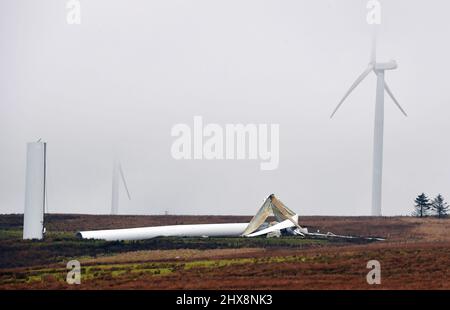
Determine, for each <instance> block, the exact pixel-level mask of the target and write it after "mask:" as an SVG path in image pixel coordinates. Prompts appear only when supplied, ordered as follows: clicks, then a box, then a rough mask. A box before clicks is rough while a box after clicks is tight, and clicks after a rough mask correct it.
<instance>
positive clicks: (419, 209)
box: [413, 193, 430, 217]
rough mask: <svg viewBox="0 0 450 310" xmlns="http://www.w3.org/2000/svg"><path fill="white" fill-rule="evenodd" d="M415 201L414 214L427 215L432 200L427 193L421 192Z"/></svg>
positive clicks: (418, 215)
mask: <svg viewBox="0 0 450 310" xmlns="http://www.w3.org/2000/svg"><path fill="white" fill-rule="evenodd" d="M414 202H415V206H414V208H415V210H414V212H413V215H414V216H417V217H424V216H427V215H428V210H429V209H430V200H429V199H428V197H427V195H425V193H422V194H420V195H419V196H417V198H416V199H415V200H414Z"/></svg>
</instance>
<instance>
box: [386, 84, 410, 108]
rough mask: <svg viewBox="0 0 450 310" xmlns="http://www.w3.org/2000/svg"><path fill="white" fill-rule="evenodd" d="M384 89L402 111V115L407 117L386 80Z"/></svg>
mask: <svg viewBox="0 0 450 310" xmlns="http://www.w3.org/2000/svg"><path fill="white" fill-rule="evenodd" d="M384 89H385V90H386V91H387V93H388V94H389V97H391V98H392V100H393V101H394V103H395V105H396V106H397V107H398V108H399V109H400V111H401V112H402V113H403V115H405V116H406V117H408V114H406V112H405V110H403V108H402V106H401V105H400V103H398V101H397V99H395V97H394V94H393V93H392V91H391V89H390V88H389V86H388V85H387V83H386V81H385V82H384Z"/></svg>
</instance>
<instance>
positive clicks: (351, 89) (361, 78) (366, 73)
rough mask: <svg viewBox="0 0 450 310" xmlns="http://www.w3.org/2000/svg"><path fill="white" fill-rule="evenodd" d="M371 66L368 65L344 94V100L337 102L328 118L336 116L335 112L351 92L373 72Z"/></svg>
mask: <svg viewBox="0 0 450 310" xmlns="http://www.w3.org/2000/svg"><path fill="white" fill-rule="evenodd" d="M373 66H374V65H373V64H370V65H369V67H367V69H366V70H365V71H364V72H363V73H362V74H361V75H360V76H359V77H358V79H356V81H355V82H354V83H353V84H352V86H351V87H350V89H349V90H348V91H347V92H346V93H345V96H344V98H342V100H341V101H340V102H339V104H338V105H337V107H336V109H334V111H333V113H332V114H331V116H330V118H333V116H334V114H336V112H337V110H339V108H340V107H341V105H342V104H343V103H344V101H345V99H347V97H348V96H349V95H350V94H351V93H352V91H353V90H354V89H355V88H356V87H357V86H358V85H359V84H360V83H361V82H362V81H363V80H364V79H365V78H366V76H368V75H369V73H370V72H371V71H372V70H373Z"/></svg>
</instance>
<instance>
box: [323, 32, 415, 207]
mask: <svg viewBox="0 0 450 310" xmlns="http://www.w3.org/2000/svg"><path fill="white" fill-rule="evenodd" d="M374 27H375V26H374ZM373 30H374V31H373V42H372V53H371V59H370V63H369V66H368V67H367V69H366V70H364V72H363V73H362V74H361V75H360V76H359V77H358V79H357V80H356V81H355V82H354V83H353V85H352V86H351V87H350V89H349V90H348V91H347V93H345V95H344V97H343V98H342V100H341V101H340V102H339V104H338V105H337V107H336V109H334V111H333V113H332V114H331V117H330V118H333V116H334V115H335V114H336V112H337V110H338V109H339V108H340V107H341V105H342V104H343V103H344V101H345V99H347V97H348V96H349V95H350V94H351V93H352V91H353V90H354V89H355V88H356V87H357V86H358V85H359V84H360V83H361V82H362V81H363V80H364V79H365V78H366V77H367V76H368V75H369V73H370V72H374V73H375V75H376V76H377V90H376V103H375V129H374V137H373V175H372V215H373V216H381V189H382V187H381V186H382V172H383V127H384V92H385V91H386V92H387V93H388V95H389V96H390V97H391V99H392V100H393V101H394V103H395V105H396V106H397V107H398V108H399V109H400V111H401V112H402V113H403V115H405V116H408V115H407V114H406V112H405V111H404V110H403V108H402V107H401V106H400V104H399V103H398V101H397V99H395V97H394V95H393V93H392V91H391V89H390V88H389V86H388V85H387V84H386V81H385V80H384V72H385V71H386V70H394V69H397V62H396V61H395V60H391V61H389V62H384V63H382V62H377V57H376V49H377V48H376V32H375V31H376V30H375V28H374V29H373Z"/></svg>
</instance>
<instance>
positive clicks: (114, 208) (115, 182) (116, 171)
mask: <svg viewBox="0 0 450 310" xmlns="http://www.w3.org/2000/svg"><path fill="white" fill-rule="evenodd" d="M120 178H121V179H122V182H123V185H124V187H125V191H126V192H127V196H128V199H129V200H131V195H130V191H129V190H128V186H127V182H126V181H125V175H124V173H123V170H122V165H121V164H120V161H118V160H117V159H115V160H114V165H113V176H112V198H111V215H117V214H118V213H119V181H120Z"/></svg>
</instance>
